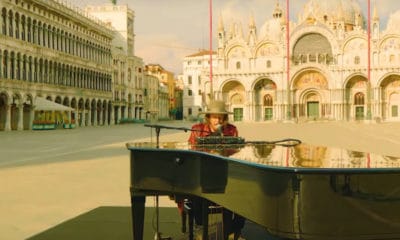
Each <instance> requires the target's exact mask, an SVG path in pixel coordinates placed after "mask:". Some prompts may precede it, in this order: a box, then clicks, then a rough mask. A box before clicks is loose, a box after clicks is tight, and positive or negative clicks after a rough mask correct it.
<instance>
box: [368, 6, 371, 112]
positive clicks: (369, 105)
mask: <svg viewBox="0 0 400 240" xmlns="http://www.w3.org/2000/svg"><path fill="white" fill-rule="evenodd" d="M367 2H368V20H367V22H368V26H367V38H368V51H367V52H368V63H367V64H368V66H367V78H368V80H367V81H368V82H367V97H368V99H367V101H368V103H367V119H370V118H371V1H370V0H368V1H367Z"/></svg>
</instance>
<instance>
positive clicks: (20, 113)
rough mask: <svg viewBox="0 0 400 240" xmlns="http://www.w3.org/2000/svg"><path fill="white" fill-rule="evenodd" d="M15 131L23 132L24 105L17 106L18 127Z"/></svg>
mask: <svg viewBox="0 0 400 240" xmlns="http://www.w3.org/2000/svg"><path fill="white" fill-rule="evenodd" d="M17 130H19V131H20V130H24V105H23V104H19V105H18V126H17Z"/></svg>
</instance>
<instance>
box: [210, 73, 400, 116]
mask: <svg viewBox="0 0 400 240" xmlns="http://www.w3.org/2000/svg"><path fill="white" fill-rule="evenodd" d="M289 86H290V91H289V93H288V92H287V91H284V90H278V88H277V83H276V82H274V81H273V80H272V79H269V78H261V79H256V80H255V81H254V83H253V84H252V87H249V86H246V85H244V84H242V83H241V82H240V81H239V80H236V79H233V80H229V81H227V82H225V83H224V84H222V85H221V89H220V91H219V92H217V96H218V97H219V98H221V99H223V100H224V101H225V102H227V103H228V107H229V110H230V111H231V112H233V120H234V121H246V120H247V121H249V120H253V119H254V120H255V121H273V120H278V119H288V118H290V119H295V120H296V119H297V120H323V119H325V120H346V121H348V120H365V119H367V118H368V115H370V116H375V117H374V118H375V120H377V121H378V120H384V121H399V120H400V109H399V107H400V90H399V89H400V75H394V74H393V75H388V76H385V77H384V79H382V80H381V81H380V84H379V86H377V87H375V88H372V87H371V86H370V84H369V83H368V81H367V78H366V77H365V76H363V75H354V76H351V77H350V78H349V79H348V80H347V81H346V82H345V84H344V86H340V88H335V87H336V86H334V84H330V82H329V81H328V80H327V77H326V76H325V75H324V74H323V73H321V72H319V71H316V70H305V71H303V72H301V73H299V74H297V75H295V77H294V78H293V79H292V80H291V82H290V84H289ZM288 102H289V104H287V103H288ZM287 106H290V109H288V107H287ZM288 113H289V114H290V116H289V117H288V116H287V114H288ZM377 116H379V117H377Z"/></svg>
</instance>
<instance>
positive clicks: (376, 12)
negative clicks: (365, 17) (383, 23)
mask: <svg viewBox="0 0 400 240" xmlns="http://www.w3.org/2000/svg"><path fill="white" fill-rule="evenodd" d="M372 20H373V21H378V20H379V15H378V10H377V9H376V1H374V10H373V15H372Z"/></svg>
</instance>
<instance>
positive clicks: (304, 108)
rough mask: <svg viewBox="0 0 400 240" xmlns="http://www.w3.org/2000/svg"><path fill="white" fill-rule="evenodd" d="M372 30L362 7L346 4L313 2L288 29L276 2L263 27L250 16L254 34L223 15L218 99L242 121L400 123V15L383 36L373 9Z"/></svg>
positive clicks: (219, 34)
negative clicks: (369, 121) (225, 22)
mask: <svg viewBox="0 0 400 240" xmlns="http://www.w3.org/2000/svg"><path fill="white" fill-rule="evenodd" d="M367 24H368V23H367V19H366V18H365V17H364V16H363V15H362V12H361V7H360V6H359V4H358V2H357V1H343V0H309V1H307V3H306V4H305V5H304V8H303V10H302V11H301V12H300V14H299V17H298V21H297V22H290V23H289V24H287V22H286V16H285V10H284V9H283V8H281V6H280V5H279V1H277V4H276V6H275V9H274V12H273V14H272V17H271V18H270V19H269V20H267V21H266V22H265V23H264V24H263V25H262V27H261V28H260V29H257V27H256V24H255V21H254V19H253V17H250V20H249V22H248V32H247V34H244V33H243V29H242V26H241V24H240V23H232V24H231V25H230V26H229V27H226V26H225V25H224V23H223V18H222V17H221V18H220V19H219V23H218V28H217V39H216V41H217V43H218V48H217V66H216V67H215V68H214V71H213V72H214V75H213V89H214V98H216V99H222V100H224V101H225V102H226V103H227V105H228V107H229V110H230V111H232V112H234V115H233V120H235V121H285V120H290V121H302V120H305V121H306V120H335V121H342V120H343V121H356V120H360V121H362V120H376V121H400V112H399V106H400V67H399V66H400V11H397V12H395V13H394V14H392V15H391V16H390V17H389V21H388V23H387V26H386V29H385V30H383V31H382V30H381V29H380V19H379V16H378V14H377V11H376V7H375V6H373V11H372V13H371V21H370V35H368V32H367ZM288 25H289V29H288V30H289V41H288V42H289V44H287V39H286V31H287V26H288ZM369 36H370V37H369ZM369 60H370V61H369Z"/></svg>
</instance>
